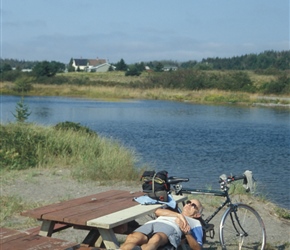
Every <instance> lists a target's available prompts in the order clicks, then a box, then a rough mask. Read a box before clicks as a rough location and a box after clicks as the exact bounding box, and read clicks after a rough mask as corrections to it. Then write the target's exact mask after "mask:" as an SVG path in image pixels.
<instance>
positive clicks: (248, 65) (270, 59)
mask: <svg viewBox="0 0 290 250" xmlns="http://www.w3.org/2000/svg"><path fill="white" fill-rule="evenodd" d="M186 65H188V66H190V64H187V63H184V64H183V66H184V67H185V66H186ZM199 66H200V67H204V68H205V69H215V70H220V69H224V70H258V69H262V70H265V69H271V68H272V69H279V70H287V69H290V51H281V52H277V51H265V52H263V53H260V54H258V55H256V54H248V55H243V56H236V57H231V58H218V57H216V58H207V59H203V60H202V61H201V63H200V64H199Z"/></svg>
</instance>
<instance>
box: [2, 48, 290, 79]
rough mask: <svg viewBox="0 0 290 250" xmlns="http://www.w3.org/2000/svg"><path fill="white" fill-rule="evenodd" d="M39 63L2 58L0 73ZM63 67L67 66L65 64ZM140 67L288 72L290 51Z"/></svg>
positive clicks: (121, 62) (144, 63)
mask: <svg viewBox="0 0 290 250" xmlns="http://www.w3.org/2000/svg"><path fill="white" fill-rule="evenodd" d="M38 63H39V62H38V61H25V60H16V59H2V58H0V71H3V68H4V69H6V70H7V69H9V68H11V69H12V68H14V69H19V70H22V69H32V68H33V67H34V66H35V65H37V64H38ZM63 65H64V66H65V64H63ZM68 65H69V63H68ZM68 65H66V66H68ZM113 65H115V66H117V68H118V69H119V68H120V70H123V69H125V70H127V69H128V67H132V66H134V65H136V64H131V65H126V64H125V62H124V60H123V59H121V60H120V61H119V62H117V63H115V64H114V63H113ZM137 65H138V64H137ZM140 65H143V66H144V67H145V66H148V67H149V68H151V69H155V68H157V69H159V70H160V69H162V67H163V66H175V67H178V68H183V69H192V68H194V69H200V70H265V69H277V70H288V69H290V50H287V51H273V50H269V51H264V52H262V53H259V54H246V55H242V56H234V57H230V58H219V57H215V58H210V57H209V58H206V59H202V60H201V61H200V62H198V61H196V60H190V61H186V62H177V61H172V60H159V61H150V62H141V63H140ZM125 66H126V67H125ZM144 67H143V68H144ZM157 71H158V70H157ZM270 73H271V71H270ZM272 73H273V72H272ZM272 73H271V74H272Z"/></svg>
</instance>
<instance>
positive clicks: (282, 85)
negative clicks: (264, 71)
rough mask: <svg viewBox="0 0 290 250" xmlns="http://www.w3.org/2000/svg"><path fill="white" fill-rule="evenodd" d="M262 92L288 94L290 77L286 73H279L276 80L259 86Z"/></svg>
mask: <svg viewBox="0 0 290 250" xmlns="http://www.w3.org/2000/svg"><path fill="white" fill-rule="evenodd" d="M261 91H262V92H263V93H264V94H290V78H289V77H288V76H287V75H286V74H283V75H280V76H279V77H278V78H277V80H276V81H271V82H268V83H265V84H263V85H262V86H261Z"/></svg>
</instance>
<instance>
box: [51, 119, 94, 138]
mask: <svg viewBox="0 0 290 250" xmlns="http://www.w3.org/2000/svg"><path fill="white" fill-rule="evenodd" d="M54 128H55V129H56V130H73V131H82V132H85V133H88V134H91V135H97V133H96V132H95V131H93V130H91V129H90V128H88V127H85V126H82V125H81V124H80V123H75V122H69V121H65V122H60V123H57V124H56V125H55V126H54Z"/></svg>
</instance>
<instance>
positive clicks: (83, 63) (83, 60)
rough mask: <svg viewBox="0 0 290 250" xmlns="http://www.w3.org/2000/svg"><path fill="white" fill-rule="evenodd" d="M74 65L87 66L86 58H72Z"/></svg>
mask: <svg viewBox="0 0 290 250" xmlns="http://www.w3.org/2000/svg"><path fill="white" fill-rule="evenodd" d="M74 61H75V64H76V66H87V64H88V60H87V59H74Z"/></svg>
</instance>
